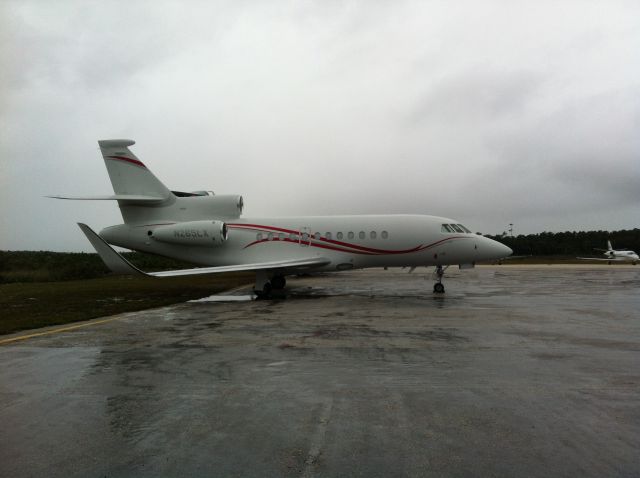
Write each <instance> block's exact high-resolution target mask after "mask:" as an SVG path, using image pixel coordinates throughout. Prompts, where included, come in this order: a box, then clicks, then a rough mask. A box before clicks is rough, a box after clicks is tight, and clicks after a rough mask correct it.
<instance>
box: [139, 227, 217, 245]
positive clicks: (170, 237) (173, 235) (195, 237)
mask: <svg viewBox="0 0 640 478" xmlns="http://www.w3.org/2000/svg"><path fill="white" fill-rule="evenodd" d="M149 236H151V238H153V239H155V240H156V241H159V242H166V243H168V244H181V245H187V246H189V245H191V246H206V247H216V246H221V245H222V244H223V243H224V242H225V241H226V240H227V236H228V231H227V225H226V224H225V223H224V222H222V221H189V222H180V223H178V224H172V225H170V226H158V227H156V228H155V229H153V230H152V231H149Z"/></svg>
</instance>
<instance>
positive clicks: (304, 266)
mask: <svg viewBox="0 0 640 478" xmlns="http://www.w3.org/2000/svg"><path fill="white" fill-rule="evenodd" d="M78 226H80V229H81V230H82V232H83V233H84V235H85V236H87V239H89V242H91V245H92V246H93V247H94V249H95V250H96V252H97V253H98V254H99V255H100V258H101V259H102V260H103V261H104V263H105V264H106V265H107V267H108V268H109V269H111V271H113V272H115V273H116V274H125V275H145V276H151V277H177V276H189V275H201V274H219V273H222V272H241V271H258V270H268V269H288V270H296V271H304V270H308V269H313V268H315V267H321V266H324V265H327V264H329V263H330V262H331V261H329V260H328V259H326V258H324V257H310V258H306V259H294V260H287V261H272V262H256V263H253V264H237V265H232V266H216V267H196V268H193V269H178V270H173V271H162V272H144V271H142V270H140V269H138V268H137V267H136V266H134V265H133V264H131V263H130V262H129V261H128V260H126V259H125V258H124V257H122V256H121V255H120V254H118V253H117V252H116V250H115V249H113V247H111V246H110V245H109V244H108V243H107V242H106V241H105V240H104V239H102V238H101V237H100V236H99V235H98V234H96V233H95V232H94V231H93V229H91V228H90V227H89V226H87V225H86V224H82V223H78Z"/></svg>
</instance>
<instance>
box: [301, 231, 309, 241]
mask: <svg viewBox="0 0 640 478" xmlns="http://www.w3.org/2000/svg"><path fill="white" fill-rule="evenodd" d="M302 240H303V241H308V240H309V234H307V233H306V232H303V233H302Z"/></svg>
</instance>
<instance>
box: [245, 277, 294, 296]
mask: <svg viewBox="0 0 640 478" xmlns="http://www.w3.org/2000/svg"><path fill="white" fill-rule="evenodd" d="M286 285H287V280H286V279H285V278H284V276H283V275H282V274H275V275H273V276H271V277H269V274H268V272H267V271H257V272H256V285H255V286H254V287H253V293H254V294H255V295H256V296H257V298H258V299H270V298H271V296H272V293H273V291H274V290H282V289H284V288H285V286H286Z"/></svg>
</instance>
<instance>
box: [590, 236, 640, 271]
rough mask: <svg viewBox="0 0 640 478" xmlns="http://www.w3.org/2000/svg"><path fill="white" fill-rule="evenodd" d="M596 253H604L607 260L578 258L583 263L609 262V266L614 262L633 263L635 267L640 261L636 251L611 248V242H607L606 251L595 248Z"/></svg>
mask: <svg viewBox="0 0 640 478" xmlns="http://www.w3.org/2000/svg"><path fill="white" fill-rule="evenodd" d="M594 250H595V251H602V255H604V256H605V259H600V258H599V257H578V259H581V260H583V261H607V262H608V263H609V264H611V263H612V262H631V263H632V264H633V265H634V266H635V265H636V264H637V263H638V260H640V257H638V254H636V253H635V252H634V251H629V250H625V249H614V248H613V247H611V241H607V248H606V249H598V248H597V247H596V248H594Z"/></svg>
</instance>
